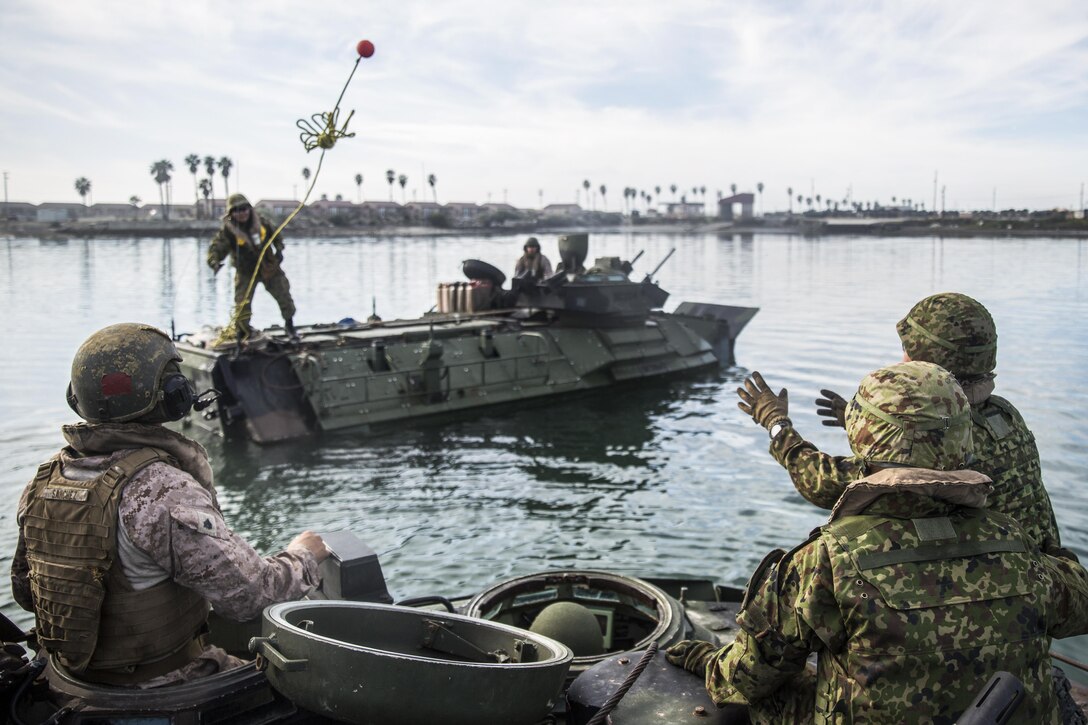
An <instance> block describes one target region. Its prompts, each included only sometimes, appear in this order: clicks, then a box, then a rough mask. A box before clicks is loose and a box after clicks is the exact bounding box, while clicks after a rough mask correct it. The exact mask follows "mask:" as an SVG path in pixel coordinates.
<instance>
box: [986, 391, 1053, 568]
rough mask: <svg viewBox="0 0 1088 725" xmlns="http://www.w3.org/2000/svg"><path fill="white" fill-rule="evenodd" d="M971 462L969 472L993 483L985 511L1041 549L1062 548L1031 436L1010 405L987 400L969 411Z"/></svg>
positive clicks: (1022, 420) (1036, 450) (999, 401)
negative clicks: (1005, 517) (1010, 522)
mask: <svg viewBox="0 0 1088 725" xmlns="http://www.w3.org/2000/svg"><path fill="white" fill-rule="evenodd" d="M971 418H972V420H973V422H974V428H973V429H972V431H971V433H972V436H973V442H974V455H975V460H974V461H973V462H972V463H971V470H973V471H978V472H979V473H982V474H985V475H987V476H989V477H990V479H991V480H993V487H994V490H993V493H991V494H990V497H989V501H988V504H987V505H988V506H989V507H990V508H991V509H993V510H995V511H1001V512H1003V513H1006V514H1009V515H1010V516H1012V517H1013V518H1014V519H1016V520H1017V521H1019V522H1020V525H1021V526H1022V527H1023V528H1024V530H1025V531H1026V532H1027V534H1028V536H1030V537H1031V539H1032V541H1034V542H1035V544H1036V545H1038V546H1040V547H1044V546H1046V545H1048V544H1049V543H1052V544H1053V545H1054V546H1060V545H1061V537H1060V535H1059V533H1058V524H1057V522H1056V521H1055V519H1054V508H1053V507H1052V506H1051V504H1050V496H1048V495H1047V492H1046V488H1044V486H1043V474H1042V470H1041V468H1040V466H1039V450H1038V448H1036V446H1035V436H1033V435H1032V434H1031V431H1030V430H1028V427H1027V425H1026V424H1025V423H1024V419H1023V418H1022V417H1021V416H1020V413H1019V412H1018V411H1017V410H1016V408H1014V407H1013V405H1012V403H1010V402H1009V401H1007V400H1005V399H1004V398H1000V397H998V396H996V395H991V396H990V397H989V398H988V399H987V400H986V401H985V402H984V403H982V404H981V405H978V406H974V407H973V408H972V410H971Z"/></svg>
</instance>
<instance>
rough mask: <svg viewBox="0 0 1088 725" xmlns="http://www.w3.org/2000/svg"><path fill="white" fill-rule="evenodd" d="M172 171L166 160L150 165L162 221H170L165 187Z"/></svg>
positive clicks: (171, 166)
mask: <svg viewBox="0 0 1088 725" xmlns="http://www.w3.org/2000/svg"><path fill="white" fill-rule="evenodd" d="M173 170H174V164H172V163H171V162H169V161H167V160H166V159H163V160H161V161H156V162H155V163H153V164H151V177H152V178H153V179H155V183H156V184H158V185H159V207H160V208H161V209H162V218H163V221H170V200H169V198H168V193H169V192H168V190H167V186H166V185H167V184H169V183H170V178H171V177H170V172H171V171H173Z"/></svg>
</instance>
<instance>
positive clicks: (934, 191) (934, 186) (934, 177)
mask: <svg viewBox="0 0 1088 725" xmlns="http://www.w3.org/2000/svg"><path fill="white" fill-rule="evenodd" d="M933 211H937V172H936V171H934V172H933Z"/></svg>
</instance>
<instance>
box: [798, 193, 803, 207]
mask: <svg viewBox="0 0 1088 725" xmlns="http://www.w3.org/2000/svg"><path fill="white" fill-rule="evenodd" d="M804 200H805V197H803V196H802V195H800V194H798V195H797V206H801V202H803V201H804Z"/></svg>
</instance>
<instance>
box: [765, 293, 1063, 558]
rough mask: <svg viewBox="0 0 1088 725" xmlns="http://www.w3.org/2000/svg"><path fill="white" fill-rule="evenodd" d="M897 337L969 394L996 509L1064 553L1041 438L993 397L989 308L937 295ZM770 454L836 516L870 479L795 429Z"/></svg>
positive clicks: (861, 463) (859, 463) (860, 466)
mask: <svg viewBox="0 0 1088 725" xmlns="http://www.w3.org/2000/svg"><path fill="white" fill-rule="evenodd" d="M897 329H898V331H899V336H900V338H901V339H902V341H903V349H904V350H905V351H906V352H907V354H908V355H909V356H910V358H911V359H912V360H925V361H929V362H933V363H936V364H938V365H940V366H941V367H943V368H945V369H946V370H948V371H949V372H951V373H952V374H953V375H955V376H956V378H957V379H958V381H959V382H960V384H961V386H962V387H963V390H964V393H965V394H966V395H967V398H968V401H969V402H970V404H971V410H972V412H971V418H972V421H973V423H974V428H973V438H974V449H973V451H972V453H973V456H974V457H973V460H971V461H969V463H968V467H969V468H970V469H971V470H974V471H978V472H980V473H983V474H985V475H986V476H988V477H989V478H990V479H991V480H992V481H993V489H994V490H993V493H992V494H991V495H990V497H989V507H990V508H992V509H994V510H996V511H1001V512H1003V513H1006V514H1009V515H1010V516H1013V517H1014V518H1016V519H1017V520H1018V521H1019V522H1020V524H1021V525H1022V526H1023V527H1024V528H1025V530H1026V531H1027V533H1028V536H1030V537H1031V539H1032V541H1034V542H1035V543H1036V544H1038V545H1039V546H1040V547H1042V548H1044V549H1046V548H1049V547H1057V546H1060V545H1061V537H1060V535H1059V533H1058V524H1057V522H1056V520H1055V518H1054V509H1053V507H1052V506H1051V503H1050V497H1049V496H1048V495H1047V492H1046V489H1045V488H1044V486H1043V480H1042V469H1041V467H1040V464H1039V451H1038V448H1037V447H1036V445H1035V437H1034V436H1033V435H1032V433H1031V431H1030V430H1029V429H1028V427H1027V424H1026V423H1025V422H1024V419H1023V417H1022V416H1021V415H1020V413H1019V411H1017V410H1016V408H1015V407H1013V405H1012V403H1010V402H1009V401H1007V400H1005V399H1004V398H1001V397H998V396H996V395H992V392H993V389H994V385H993V374H992V371H993V369H994V367H995V365H996V359H997V330H996V328H995V327H994V323H993V319H992V318H991V317H990V314H989V313H988V312H987V311H986V308H985V307H983V306H982V305H981V304H979V303H978V302H977V301H975V300H973V299H971V298H970V297H967V296H966V295H962V294H956V293H942V294H937V295H933V296H931V297H927V298H926V299H924V300H922V301H921V302H919V303H918V304H916V305H915V306H914V307H913V308H912V309H911V311H910V313H909V314H908V315H907V316H906V317H905V318H903V319H902V320H900V321H899V323H898V324H897ZM770 451H771V455H772V456H774V458H775V460H776V461H778V462H779V463H780V464H782V466H784V467H785V468H786V470H787V471H789V474H790V478H791V479H792V480H793V485H794V486H795V487H796V488H797V490H798V492H800V494H801V495H802V496H804V497H805V498H806V499H807V500H809V501H810V502H812V503H814V504H816V505H817V506H819V507H821V508H826V509H830V508H831V507H832V506H834V505H835V501H837V500H838V498H839V496H840V495H841V494H842V492H843V491H844V490H845V489H846V486H847V485H848V484H849V483H850V482H851V481H855V480H857V479H859V478H861V477H862V476H865V475H866V474H867V473H868V472H869V469H868V466H867V463H866V461H865V460H864V459H863V458H861V457H858V456H830V455H828V454H826V453H821V452H820V451H819V450H818V449H817V448H816V446H814V445H812V444H811V443H809V442H807V441H805V440H804V439H803V438H802V437H801V436H800V435H799V434H798V433H797V432H796V431H795V430H793V429H792V428H787V429H786V430H784V431H783V432H782V433H781V434H779V435H778V437H777V438H775V439H773V440H772V441H771V445H770Z"/></svg>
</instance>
